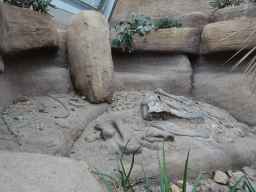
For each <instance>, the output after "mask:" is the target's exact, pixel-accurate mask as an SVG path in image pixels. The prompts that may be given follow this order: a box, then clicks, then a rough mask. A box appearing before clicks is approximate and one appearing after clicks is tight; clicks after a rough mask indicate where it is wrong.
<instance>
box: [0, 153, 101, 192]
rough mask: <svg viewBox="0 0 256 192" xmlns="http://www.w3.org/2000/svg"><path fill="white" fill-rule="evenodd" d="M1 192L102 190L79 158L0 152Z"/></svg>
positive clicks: (96, 191) (81, 191)
mask: <svg viewBox="0 0 256 192" xmlns="http://www.w3.org/2000/svg"><path fill="white" fill-rule="evenodd" d="M0 181H1V191H6V192H7V191H17V192H21V191H38V192H48V191H63V192H68V191H77V192H84V191H87V192H91V191H94V192H102V191H103V189H102V188H101V187H100V184H99V183H98V182H97V181H96V179H95V178H94V177H93V176H92V175H91V173H90V170H89V166H88V165H87V164H86V163H85V162H82V161H76V160H73V159H70V158H64V157H54V156H50V155H43V154H31V153H11V152H7V151H0Z"/></svg>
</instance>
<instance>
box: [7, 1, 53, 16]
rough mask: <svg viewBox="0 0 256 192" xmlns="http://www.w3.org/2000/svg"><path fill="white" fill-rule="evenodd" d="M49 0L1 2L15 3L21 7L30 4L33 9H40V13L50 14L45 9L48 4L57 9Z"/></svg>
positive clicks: (27, 6) (26, 6) (28, 6)
mask: <svg viewBox="0 0 256 192" xmlns="http://www.w3.org/2000/svg"><path fill="white" fill-rule="evenodd" d="M51 1H52V0H4V1H3V2H4V3H9V4H10V5H16V6H18V7H23V8H28V9H29V8H30V7H31V6H32V7H33V10H34V11H41V12H42V13H46V14H48V15H50V14H49V13H48V11H49V9H47V7H48V6H50V7H52V8H54V9H57V7H56V6H55V5H52V4H51ZM50 16H52V15H50ZM52 17H53V16H52Z"/></svg>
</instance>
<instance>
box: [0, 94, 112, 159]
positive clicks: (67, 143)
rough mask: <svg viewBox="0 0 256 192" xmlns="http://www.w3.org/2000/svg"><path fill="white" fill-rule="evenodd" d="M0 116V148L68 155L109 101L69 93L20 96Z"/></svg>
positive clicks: (104, 109)
mask: <svg viewBox="0 0 256 192" xmlns="http://www.w3.org/2000/svg"><path fill="white" fill-rule="evenodd" d="M16 102H17V103H16V104H14V105H13V106H10V107H9V108H8V109H6V110H5V111H4V115H2V116H1V117H0V127H1V129H0V150H9V151H14V152H29V153H43V154H50V155H53V156H55V155H58V156H69V154H70V152H71V147H72V145H73V143H74V141H75V140H76V139H77V138H78V137H79V136H80V135H81V134H82V132H83V131H84V128H85V126H86V125H87V124H88V123H90V122H91V121H92V120H94V119H95V118H97V117H98V116H99V115H101V114H102V113H104V112H105V111H106V109H107V108H108V104H105V103H103V104H99V105H92V104H90V103H89V102H88V101H84V100H82V99H81V97H77V96H75V95H73V96H70V95H68V94H58V95H56V94H55V95H50V96H44V97H33V98H31V97H29V98H28V97H21V98H20V99H18V101H16Z"/></svg>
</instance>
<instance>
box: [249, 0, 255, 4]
mask: <svg viewBox="0 0 256 192" xmlns="http://www.w3.org/2000/svg"><path fill="white" fill-rule="evenodd" d="M248 3H256V0H248Z"/></svg>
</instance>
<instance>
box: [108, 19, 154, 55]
mask: <svg viewBox="0 0 256 192" xmlns="http://www.w3.org/2000/svg"><path fill="white" fill-rule="evenodd" d="M150 19H151V18H150V17H145V16H144V15H141V16H140V17H138V18H135V15H134V14H132V20H131V22H129V21H127V20H126V19H124V20H123V21H122V22H120V23H119V25H120V26H121V25H123V24H126V25H129V26H125V27H119V26H115V27H114V28H111V29H112V30H116V32H118V35H117V37H116V38H115V39H113V40H112V45H115V46H116V47H121V48H122V50H123V51H125V50H126V49H128V50H129V52H132V48H133V45H134V43H135V40H134V38H133V37H132V33H138V34H139V35H140V36H143V38H145V37H146V34H147V32H148V31H149V30H150V29H154V28H155V27H154V25H153V24H151V23H149V24H147V21H149V20H150Z"/></svg>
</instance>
